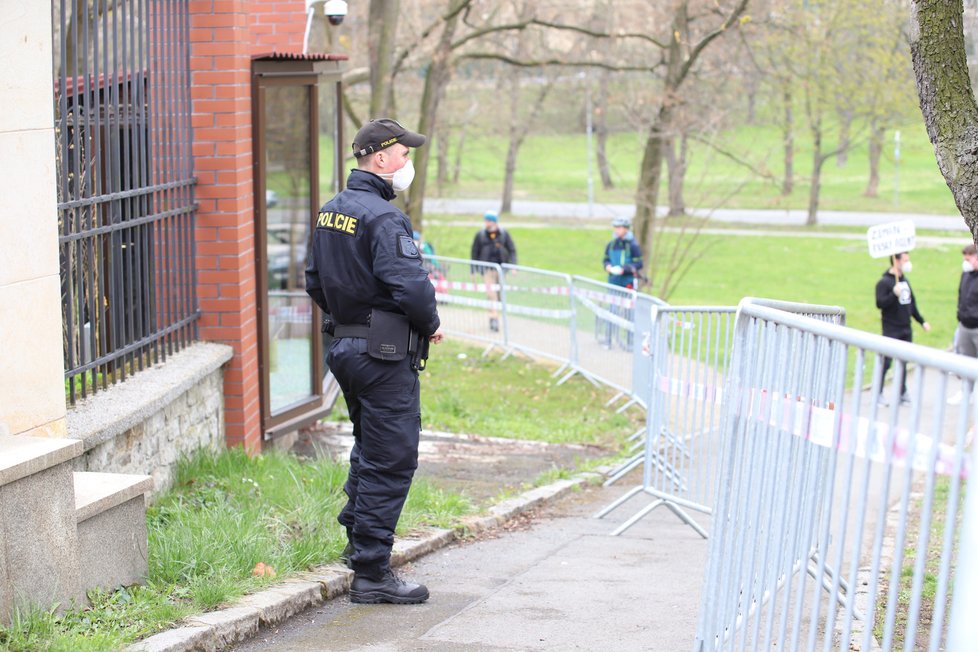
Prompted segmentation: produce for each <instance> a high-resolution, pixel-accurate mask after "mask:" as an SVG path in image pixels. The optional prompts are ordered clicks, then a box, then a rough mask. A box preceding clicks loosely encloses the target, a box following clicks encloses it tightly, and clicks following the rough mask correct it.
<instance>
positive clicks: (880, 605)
mask: <svg viewBox="0 0 978 652" xmlns="http://www.w3.org/2000/svg"><path fill="white" fill-rule="evenodd" d="M950 491H951V480H950V479H949V478H947V477H940V478H937V480H936V481H935V484H934V498H933V502H932V504H931V505H930V509H931V515H932V520H931V522H930V530H929V532H928V533H927V537H928V538H927V548H926V550H922V549H920V546H919V539H920V536H921V532H920V525H921V524H920V523H919V522H917V521H916V520H912V521H911V522H910V524H909V526H908V530H907V533H906V537H905V539H904V550H903V567H902V568H901V569H900V579H899V582H900V586H899V589H898V590H897V603H896V604H895V605H892V608H893V609H895V619H894V629H893V643H892V646H893V648H894V649H896V648H899V649H903V648H904V644H905V640H906V633H907V625H908V616H909V612H910V603H911V601H912V599H913V576H914V565H915V564H916V563H917V558H918V556H919V555H921V554H924V555H926V562H925V563H924V568H923V580H922V583H921V589H920V613H919V615H918V619H917V620H918V622H917V631H916V636H915V640H914V643H915V645H914V646H912V648H911V649H915V650H923V649H926V644H927V641H928V638H929V636H930V630H931V628H932V627H939V628H943V627H944V624H945V623H944V622H939V623H934V622H932V619H933V615H934V609H935V608H936V606H937V599H938V594H937V589H938V580H939V576H940V567H941V559H942V554H941V553H942V548H943V546H944V536H945V529H946V528H947V526H948V522H947V504H948V500H949V499H950ZM964 493H965V491H964V486H962V488H961V494H960V495H959V496H958V511H957V514H956V517H957V523H955V524H953V527H954V528H955V529H958V528H959V527H960V524H961V523H960V521H961V513H962V511H961V505H962V504H963V503H964ZM915 502H916V505H915V506H914V507H913V511H914V512H915V513H919V512H920V511H921V510H922V509H923V507H924V505H923V498H920V499H918V500H917V501H915ZM953 548H954V549H955V551H956V550H957V548H958V541H957V540H955V541H954V543H953ZM889 582H890V573H889V571H887V573H886V574H885V577H884V578H883V579H882V581H881V583H880V588H879V591H878V593H877V600H876V612H875V620H874V627H873V634H874V636H876V640H877V641H879V642H882V641H883V633H884V625H885V622H886V615H887V610H888V609H889V608H891V605H889V604H887V600H888V596H889ZM951 588H953V586H952V587H949V590H948V592H947V595H946V596H945V604H944V618H945V619H946V618H947V616H948V614H949V613H950V610H951V598H952V594H953V591H952V590H950V589H951ZM945 622H946V621H945Z"/></svg>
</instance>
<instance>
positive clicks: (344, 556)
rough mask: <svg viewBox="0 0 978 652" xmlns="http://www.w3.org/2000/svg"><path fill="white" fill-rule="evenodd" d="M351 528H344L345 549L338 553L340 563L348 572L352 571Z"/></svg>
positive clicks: (353, 549) (352, 548)
mask: <svg viewBox="0 0 978 652" xmlns="http://www.w3.org/2000/svg"><path fill="white" fill-rule="evenodd" d="M355 550H356V549H355V548H354V547H353V528H346V547H345V548H343V552H341V553H340V561H341V562H342V563H343V564H344V565H345V566H346V567H347V568H349V569H350V570H353V552H354V551H355Z"/></svg>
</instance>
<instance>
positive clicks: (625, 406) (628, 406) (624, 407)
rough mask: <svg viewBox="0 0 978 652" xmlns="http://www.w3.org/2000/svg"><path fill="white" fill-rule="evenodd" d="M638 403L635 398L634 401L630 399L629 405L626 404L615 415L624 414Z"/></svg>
mask: <svg viewBox="0 0 978 652" xmlns="http://www.w3.org/2000/svg"><path fill="white" fill-rule="evenodd" d="M636 403H638V401H637V400H635V399H634V398H633V399H630V400H629V401H628V402H627V403H625V404H624V405H622V406H621V407H620V408H618V409H617V410H615V414H621V413H622V412H624V411H625V410H627V409H628V408H630V407H632V406H633V405H635V404H636Z"/></svg>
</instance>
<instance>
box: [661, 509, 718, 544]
mask: <svg viewBox="0 0 978 652" xmlns="http://www.w3.org/2000/svg"><path fill="white" fill-rule="evenodd" d="M665 504H666V507H668V508H669V509H670V510H672V513H673V514H675V515H676V516H678V517H679V518H680V519H681V520H682V521H683V522H684V523H686V525H688V526H689V527H691V528H693V529H694V530H696V532H697V533H698V534H699V535H700V536H701V537H703V538H704V539H709V538H710V536H709V535H708V534H707V533H706V530H704V529H703V527H702V526H700V524H699V523H697V522H696V519H694V518H693V517H692V516H690V515H689V513H687V512H686V510H685V509H683V508H682V507H680V506H679V505H677V504H676V503H673V502H671V501H668V500H667V501H665Z"/></svg>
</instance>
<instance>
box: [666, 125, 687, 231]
mask: <svg viewBox="0 0 978 652" xmlns="http://www.w3.org/2000/svg"><path fill="white" fill-rule="evenodd" d="M677 146H678V149H679V151H678V152H677V151H676V148H677ZM686 150H687V139H686V136H680V137H679V142H678V143H677V142H676V139H675V138H670V139H669V140H668V141H667V142H666V144H665V157H666V167H667V169H668V170H669V217H679V216H682V215H685V214H686V200H685V199H684V198H683V182H684V181H685V180H686V167H687V166H686Z"/></svg>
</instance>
